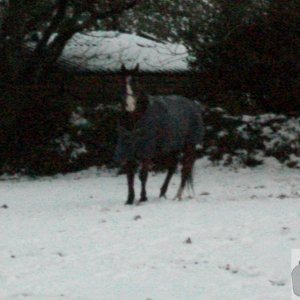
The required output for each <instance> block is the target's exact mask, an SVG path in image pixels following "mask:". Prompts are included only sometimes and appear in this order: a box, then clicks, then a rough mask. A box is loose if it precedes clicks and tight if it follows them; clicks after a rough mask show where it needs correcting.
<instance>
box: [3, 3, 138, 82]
mask: <svg viewBox="0 0 300 300" xmlns="http://www.w3.org/2000/svg"><path fill="white" fill-rule="evenodd" d="M142 1H143V0H117V1H109V0H50V1H49V0H48V1H47V0H42V1H35V0H7V1H1V6H0V10H1V12H0V13H1V23H0V26H1V27H0V51H1V61H0V62H1V65H2V68H3V70H2V75H4V76H3V79H5V81H7V80H8V81H9V82H10V83H17V82H22V81H23V80H24V77H26V79H27V80H28V75H30V78H31V80H32V81H38V80H40V79H41V78H42V77H43V76H44V75H45V74H46V73H47V70H48V69H49V67H50V66H52V65H53V63H54V62H55V61H56V60H57V59H58V57H59V56H60V54H61V52H62V51H63V49H64V47H65V45H66V43H67V42H68V40H69V39H70V38H71V37H72V36H73V35H74V34H75V33H77V32H80V31H83V30H86V29H90V28H93V27H94V26H96V25H97V22H99V21H101V20H104V19H106V18H111V17H114V16H118V15H120V14H122V13H123V12H124V11H127V10H129V9H131V8H133V7H134V6H136V5H137V4H139V3H140V2H142ZM33 36H35V42H31V40H32V37H33ZM28 47H30V48H31V50H30V51H28Z"/></svg>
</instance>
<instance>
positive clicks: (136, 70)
mask: <svg viewBox="0 0 300 300" xmlns="http://www.w3.org/2000/svg"><path fill="white" fill-rule="evenodd" d="M139 70H140V64H139V63H137V64H136V66H135V68H134V70H133V71H134V72H136V73H137V72H138V71H139Z"/></svg>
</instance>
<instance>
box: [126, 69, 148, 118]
mask: <svg viewBox="0 0 300 300" xmlns="http://www.w3.org/2000/svg"><path fill="white" fill-rule="evenodd" d="M138 73H139V64H137V65H136V67H135V68H134V69H132V70H128V69H126V67H125V66H124V65H122V67H121V94H122V107H123V111H124V112H125V113H128V114H129V115H130V114H132V115H140V114H142V113H143V112H144V111H145V110H146V109H147V105H148V98H147V96H146V94H145V92H144V90H143V87H142V86H141V84H140V82H139V78H138V76H137V75H138Z"/></svg>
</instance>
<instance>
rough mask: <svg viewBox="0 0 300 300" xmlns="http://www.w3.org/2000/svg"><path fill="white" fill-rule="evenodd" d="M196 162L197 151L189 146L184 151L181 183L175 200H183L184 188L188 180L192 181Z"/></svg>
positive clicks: (192, 146)
mask: <svg viewBox="0 0 300 300" xmlns="http://www.w3.org/2000/svg"><path fill="white" fill-rule="evenodd" d="M195 160H196V149H195V146H194V145H187V146H186V147H185V149H184V156H183V159H182V170H181V182H180V186H179V189H178V192H177V194H176V196H175V199H179V200H182V194H183V190H184V187H185V185H186V183H187V181H188V180H190V181H192V169H193V165H194V163H195Z"/></svg>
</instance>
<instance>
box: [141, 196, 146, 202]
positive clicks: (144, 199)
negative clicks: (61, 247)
mask: <svg viewBox="0 0 300 300" xmlns="http://www.w3.org/2000/svg"><path fill="white" fill-rule="evenodd" d="M146 201H148V198H147V197H144V198H141V199H140V201H139V202H146Z"/></svg>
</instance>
